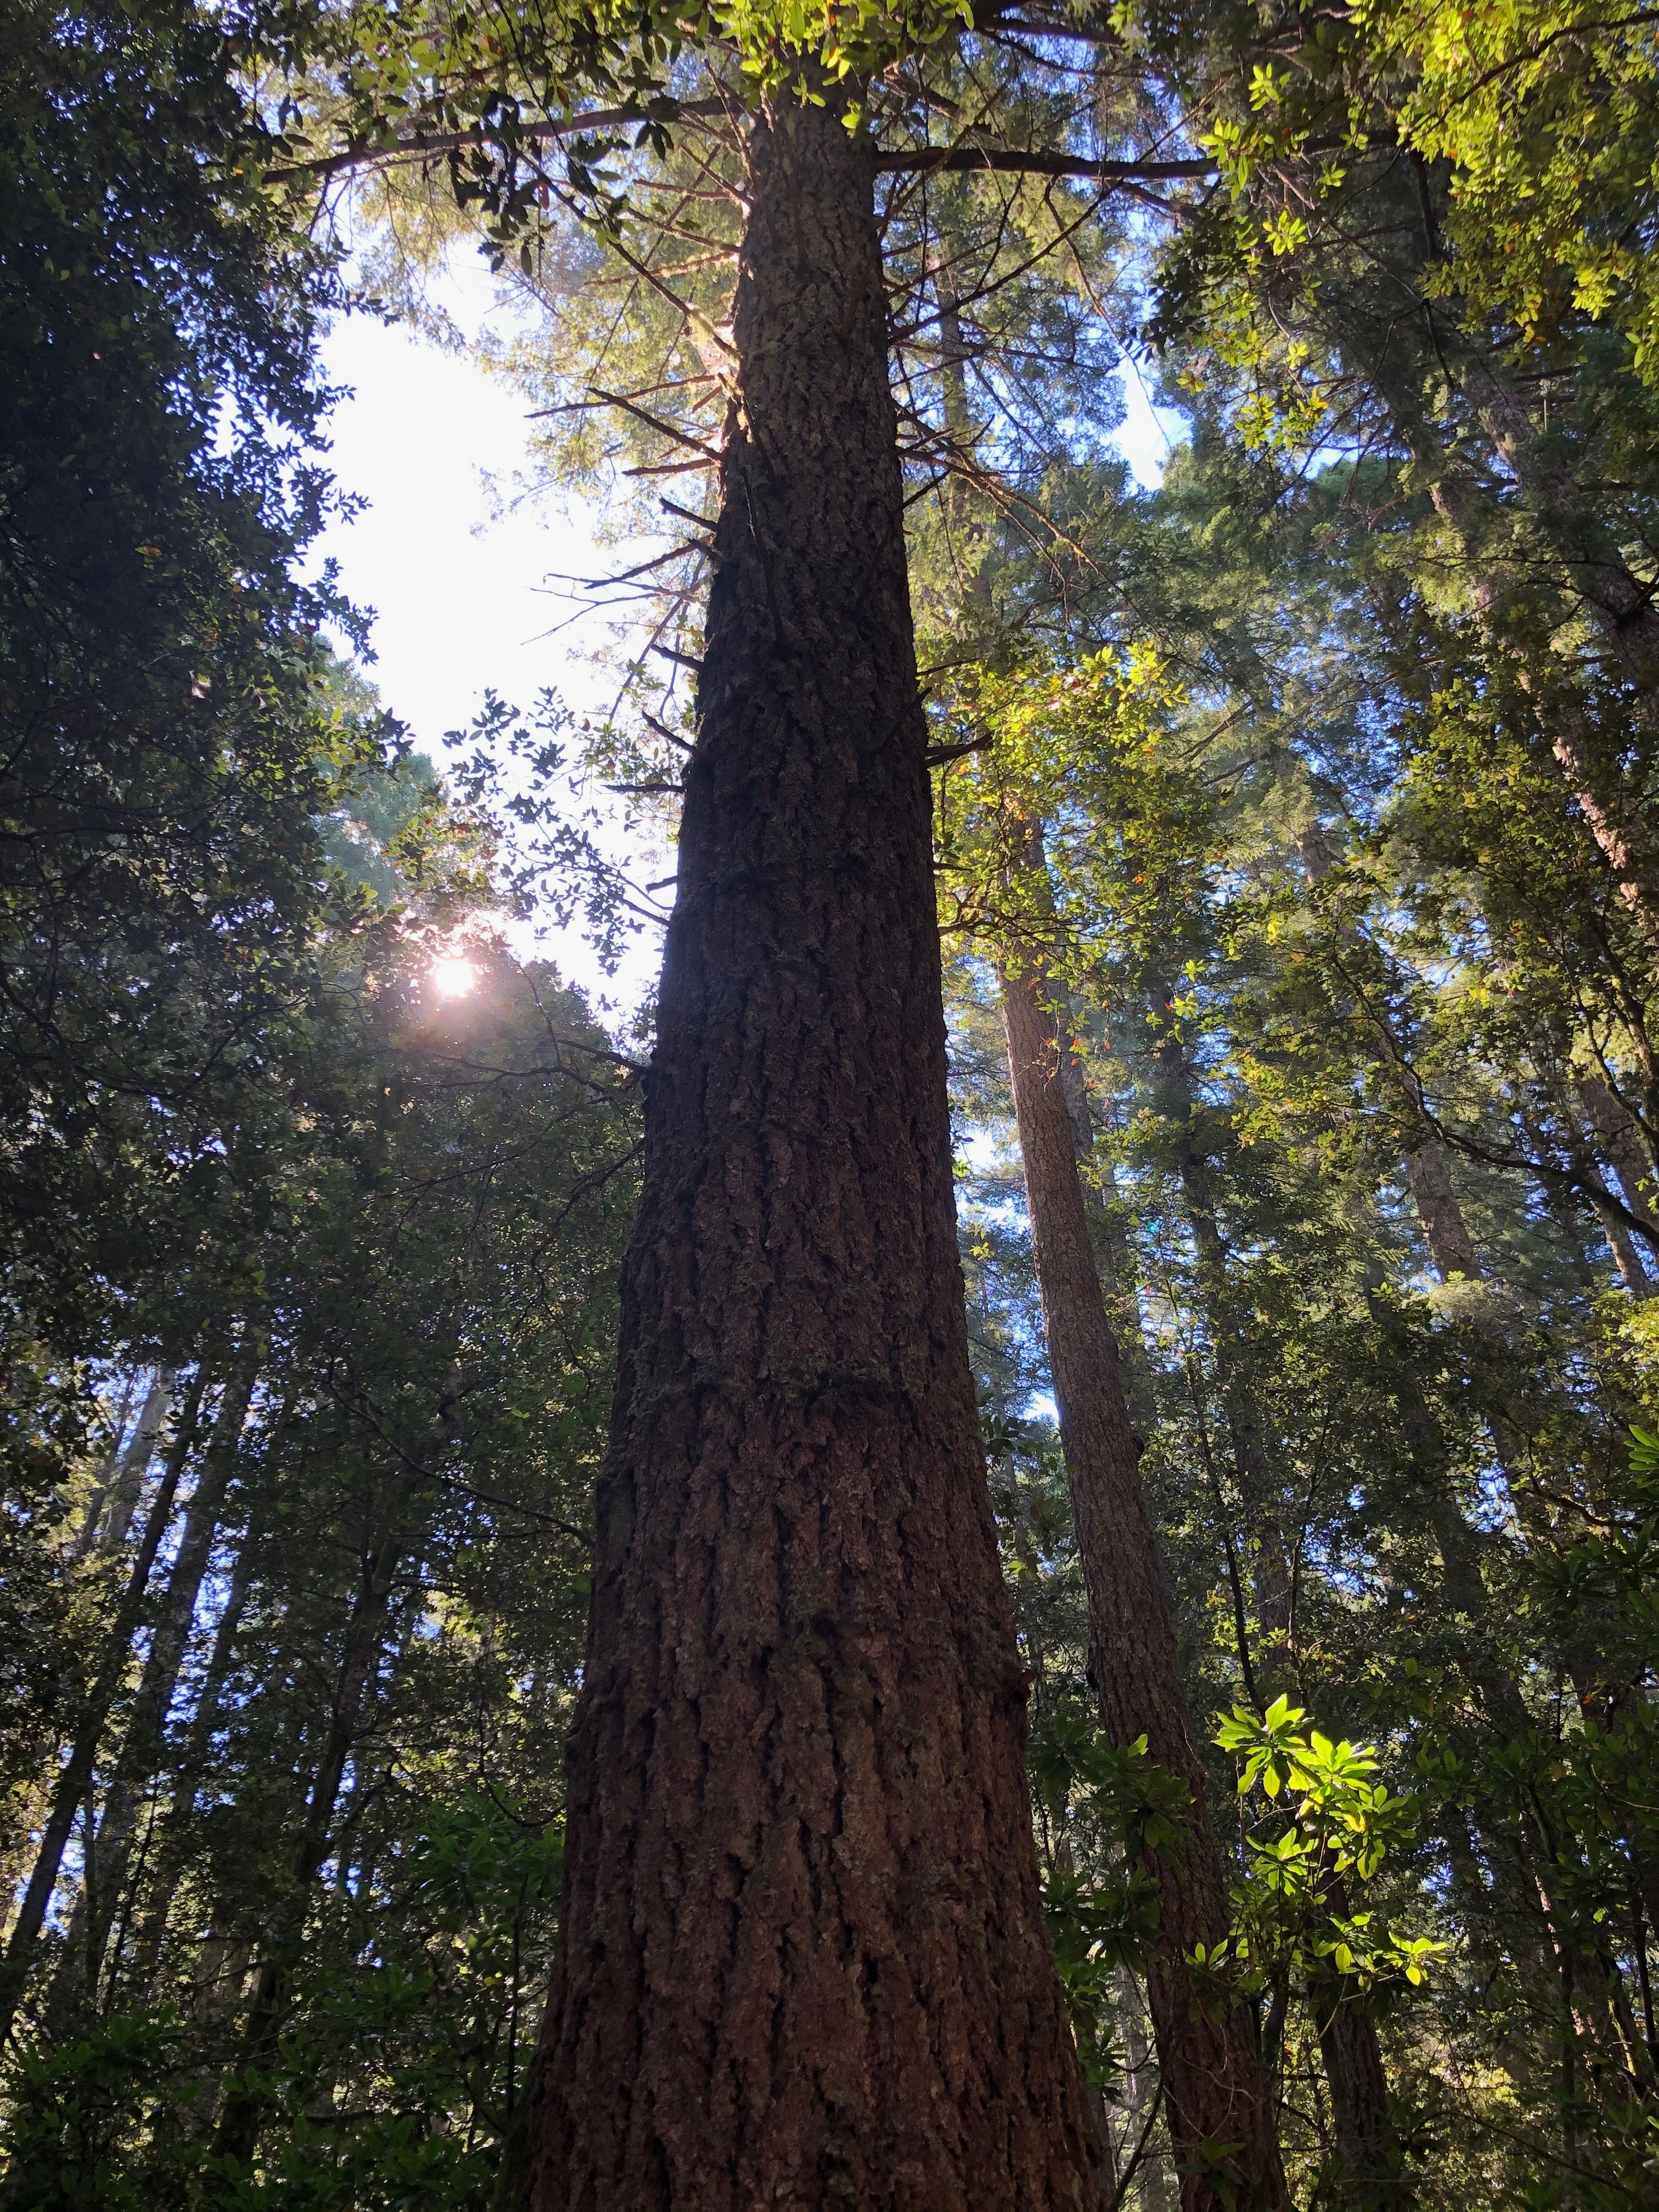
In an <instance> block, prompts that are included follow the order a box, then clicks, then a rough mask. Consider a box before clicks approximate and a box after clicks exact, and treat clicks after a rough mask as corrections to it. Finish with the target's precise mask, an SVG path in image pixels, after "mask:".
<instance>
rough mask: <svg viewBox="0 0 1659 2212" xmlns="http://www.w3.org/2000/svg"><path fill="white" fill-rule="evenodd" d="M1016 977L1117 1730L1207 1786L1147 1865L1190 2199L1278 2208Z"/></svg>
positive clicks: (1051, 1345)
mask: <svg viewBox="0 0 1659 2212" xmlns="http://www.w3.org/2000/svg"><path fill="white" fill-rule="evenodd" d="M1002 982H1003V994H1002V1003H1003V1012H1004V1018H1005V1020H1006V1026H1007V1032H1008V1067H1009V1073H1010V1075H1011V1077H1012V1084H1013V1092H1014V1110H1015V1113H1016V1115H1017V1117H1018V1123H1019V1142H1020V1151H1021V1153H1022V1155H1023V1157H1024V1164H1025V1188H1026V1194H1027V1199H1028V1201H1029V1205H1030V1218H1031V1241H1032V1245H1033V1248H1034V1250H1035V1253H1036V1272H1037V1283H1038V1286H1039V1288H1040V1290H1041V1291H1042V1314H1043V1322H1044V1327H1045V1328H1046V1331H1047V1334H1048V1364H1049V1370H1050V1373H1051V1375H1052V1376H1053V1380H1054V1402H1055V1404H1056V1406H1057V1407H1059V1410H1060V1445H1061V1449H1062V1451H1063V1453H1064V1456H1065V1462H1066V1482H1067V1486H1068V1488H1069V1489H1070V1492H1071V1498H1072V1516H1073V1523H1074V1525H1075V1527H1076V1530H1077V1542H1078V1552H1079V1558H1080V1559H1081V1562H1082V1565H1083V1581H1084V1589H1085V1594H1086V1597H1087V1601H1088V1608H1089V1641H1090V1645H1091V1659H1092V1662H1093V1668H1094V1674H1095V1676H1096V1679H1097V1681H1098V1683H1099V1685H1100V1697H1101V1705H1102V1709H1103V1713H1104V1716H1105V1720H1106V1725H1107V1729H1108V1730H1109V1733H1110V1735H1111V1736H1112V1739H1113V1741H1115V1742H1116V1743H1120V1744H1122V1743H1133V1741H1134V1740H1135V1738H1136V1737H1137V1736H1139V1735H1143V1734H1144V1735H1145V1736H1146V1749H1147V1753H1148V1755H1149V1756H1150V1757H1151V1758H1152V1759H1153V1760H1154V1761H1156V1763H1157V1764H1158V1765H1160V1766H1162V1767H1164V1768H1165V1769H1167V1771H1169V1772H1170V1773H1171V1774H1174V1775H1176V1776H1178V1777H1179V1778H1180V1779H1181V1780H1182V1781H1183V1782H1184V1783H1185V1784H1187V1787H1188V1790H1190V1791H1191V1793H1192V1805H1191V1809H1190V1811H1189V1812H1188V1815H1187V1818H1186V1822H1185V1826H1186V1838H1185V1849H1184V1850H1183V1851H1182V1854H1181V1855H1180V1857H1176V1855H1174V1854H1173V1853H1165V1854H1162V1855H1158V1854H1148V1857H1147V1861H1146V1864H1147V1870H1148V1871H1149V1872H1150V1873H1151V1874H1152V1875H1153V1876H1154V1877H1155V1878H1156V1880H1157V1881H1158V1891H1159V1911H1158V1937H1157V1942H1156V1947H1155V1949H1154V1952H1153V1955H1152V1962H1151V1965H1150V1966H1149V1968H1148V1971H1147V1977H1146V1987H1147V1998H1148V2002H1149V2004H1150V2007H1151V2009H1152V2027H1153V2032H1154V2034H1155V2036H1156V2039H1157V2042H1158V2064H1159V2067H1160V2069H1161V2071H1162V2075H1163V2080H1164V2106H1165V2109H1166V2111H1167V2113H1168V2117H1169V2124H1170V2141H1171V2142H1172V2143H1173V2145H1174V2147H1175V2154H1176V2166H1177V2167H1178V2168H1180V2169H1182V2181H1181V2203H1182V2212H1220V2208H1222V2207H1223V2206H1232V2207H1236V2208H1238V2212H1243V2208H1246V2207H1248V2208H1249V2212H1267V2209H1268V2208H1274V2207H1278V2206H1281V2205H1284V2204H1285V2203H1288V2201H1289V2200H1288V2197H1287V2196H1286V2193H1285V2177H1284V2173H1283V2170H1282V2168H1281V2166H1280V2163H1279V2147H1278V2142H1277V2139H1276V2136H1275V2132H1274V2125H1273V2110H1272V2106H1271V2102H1270V2100H1269V2097H1268V2092H1267V2082H1266V2081H1265V2079H1264V2078H1263V2075H1262V2072H1261V2066H1260V2064H1259V2063H1258V2061H1257V2058H1256V2053H1255V2043H1254V2040H1253V2039H1252V2036H1251V2033H1250V2027H1249V2020H1248V2017H1247V2015H1246V2014H1245V2012H1244V2009H1243V2007H1242V2006H1237V2005H1236V2006H1233V2007H1231V2008H1228V2009H1227V2010H1225V2012H1224V2013H1223V2014H1222V2016H1221V2017H1220V2018H1219V2019H1218V2018H1215V2017H1213V2016H1212V2015H1211V2014H1210V2013H1209V2012H1208V2011H1206V2009H1204V2008H1202V2007H1201V2006H1200V2004H1199V2003H1198V2002H1197V2001H1196V1998H1197V1992H1196V1990H1195V1989H1194V1982H1193V1977H1192V1975H1191V1973H1190V1972H1189V1971H1188V1967H1187V1966H1186V1965H1185V1963H1184V1960H1185V1955H1186V1954H1188V1952H1190V1951H1191V1950H1192V1948H1193V1947H1194V1945H1195V1944H1197V1943H1200V1942H1202V1943H1204V1944H1206V1945H1208V1944H1211V1943H1215V1942H1219V1941H1220V1939H1221V1938H1222V1937H1223V1936H1225V1934H1226V1933H1227V1928H1228V1917H1229V1916H1228V1911H1227V1893H1226V1886H1225V1881H1224V1880H1223V1877H1222V1872H1221V1862H1220V1859H1219V1857H1218V1854H1217V1851H1216V1847H1215V1842H1214V1838H1213V1837H1212V1833H1211V1831H1210V1825H1209V1820H1208V1817H1207V1815H1206V1812H1205V1809H1204V1772H1203V1765H1202V1762H1201V1760H1200V1756H1199V1753H1198V1747H1197V1746H1196V1745H1195V1744H1194V1741H1193V1735H1192V1726H1191V1720H1190V1717H1189V1715H1188V1711H1187V1699H1186V1694H1185V1692H1184V1691H1183V1689H1182V1680H1181V1665H1180V1656H1179V1654H1178V1652H1177V1650H1176V1638H1175V1627H1174V1624H1173V1622H1172V1621H1171V1620H1170V1608H1169V1603H1168V1601H1167V1599H1166V1598H1165V1595H1164V1585H1163V1583H1162V1580H1161V1579H1160V1577H1159V1574H1158V1553H1157V1546H1156V1543H1155V1541H1154V1538H1153V1534H1152V1522H1151V1520H1150V1518H1149V1517H1148V1515H1147V1511H1146V1499H1145V1497H1144V1495H1143V1493H1142V1491H1141V1487H1140V1474H1139V1468H1138V1466H1137V1463H1136V1455H1135V1448H1134V1438H1133V1434H1132V1432H1131V1430H1130V1425H1129V1412H1128V1407H1127V1403H1126V1402H1125V1400H1124V1395H1123V1387H1122V1384H1121V1381H1120V1379H1119V1375H1118V1355H1117V1345H1116V1341H1115V1338H1114V1337H1113V1334H1112V1330H1111V1326H1110V1324H1109V1322H1108V1320H1107V1317H1106V1308H1105V1304H1104V1301H1103V1297H1102V1296H1101V1289H1100V1278H1099V1276H1098V1274H1097V1272H1096V1268H1095V1259H1094V1253H1093V1250H1092V1249H1091V1244H1090V1241H1089V1219H1088V1213H1087V1211H1086V1209H1085V1204H1084V1197H1083V1186H1082V1182H1081V1180H1080V1178H1079V1175H1078V1171H1077V1158H1076V1154H1075V1152H1074V1150H1073V1134H1072V1123H1071V1117H1070V1115H1069V1112H1068V1110H1067V1107H1066V1095H1065V1090H1064V1085H1063V1082H1062V1079H1061V1076H1060V1065H1059V1054H1058V1043H1057V1038H1056V1034H1055V1024H1054V1015H1053V1013H1052V1012H1051V1011H1050V1009H1049V1006H1048V1005H1047V1004H1046V1003H1045V999H1046V997H1047V995H1048V994H1047V991H1046V990H1045V986H1044V983H1043V981H1042V979H1041V978H1040V977H1038V976H1036V975H1032V974H1031V973H1030V971H1029V970H1025V969H1020V970H1012V971H1010V972H1007V973H1005V975H1004V976H1003V979H1002ZM1224 2144H1231V2145H1235V2146H1237V2148H1236V2149H1235V2150H1234V2151H1233V2152H1232V2153H1231V2154H1229V2155H1227V2156H1226V2157H1225V2159H1224V2158H1218V2156H1217V2154H1216V2147H1218V2146H1220V2145H1224ZM1228 2167H1231V2169H1232V2170H1231V2172H1228V2171H1227V2168H1228ZM1218 2169H1219V2170H1218Z"/></svg>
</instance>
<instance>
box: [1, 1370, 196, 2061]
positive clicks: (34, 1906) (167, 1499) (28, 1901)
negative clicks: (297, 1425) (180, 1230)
mask: <svg viewBox="0 0 1659 2212" xmlns="http://www.w3.org/2000/svg"><path fill="white" fill-rule="evenodd" d="M203 1379H204V1378H203V1377H202V1376H201V1374H200V1373H199V1371H198V1373H197V1376H196V1379H195V1381H194V1382H193V1383H192V1384H191V1388H190V1389H189V1391H188V1392H187V1393H186V1394H185V1403H184V1405H183V1407H181V1408H180V1411H179V1425H178V1429H177V1431H176V1432H175V1434H174V1436H173V1442H172V1444H171V1445H170V1447H169V1448H168V1450H167V1459H166V1463H165V1467H164V1469H163V1472H162V1475H161V1486H160V1487H159V1488H158V1490H157V1491H156V1493H155V1498H153V1499H152V1500H151V1502H150V1509H149V1513H148V1514H147V1515H146V1516H145V1520H144V1529H143V1535H142V1536H141V1537H140V1539H139V1542H138V1550H137V1556H136V1557H135V1559H133V1562H132V1565H131V1568H130V1569H129V1571H128V1574H127V1581H126V1587H125V1589H124V1590H123V1591H122V1594H121V1600H120V1602H119V1604H118V1606H117V1607H116V1609H115V1618H114V1620H112V1622H111V1623H110V1626H109V1631H108V1633H107V1635H106V1638H105V1644H104V1656H103V1658H102V1660H101V1661H100V1664H99V1668H98V1672H97V1673H96V1674H95V1675H94V1677H93V1680H92V1682H91V1684H90V1686H88V1691H87V1694H86V1698H85V1699H84V1701H83V1702H82V1708H81V1712H80V1717H79V1718H78V1720H77V1722H76V1732H75V1739H74V1741H73V1742H72V1743H71V1744H70V1753H69V1757H68V1758H67V1759H65V1760H64V1765H63V1766H62V1768H61V1770H60V1771H59V1773H58V1780H57V1783H56V1784H55V1785H54V1787H53V1790H52V1804H51V1807H50V1809H49V1810H48V1812H47V1814H46V1829H45V1832H44V1833H43V1834H42V1836H41V1838H40V1849H39V1850H37V1851H36V1853H35V1857H34V1865H33V1869H32V1871H31V1873H30V1875H29V1884H28V1887H27V1890H26V1891H25V1892H24V1893H23V1901H22V1903H21V1905H19V1907H18V1909H17V1918H16V1920H15V1922H14V1923H13V1925H12V1931H11V1936H10V1937H9V1941H8V1942H7V1944H6V1953H5V1957H4V1959H3V1960H0V2043H3V2042H4V2040H5V2039H6V2038H7V2037H8V2036H9V2034H10V2033H11V2029H12V2023H13V2021H15V2019H16V2017H17V2008H18V2005H19V2003H20V2002H21V1999H22V1995H23V1990H24V1987H25V1985H26V1984H27V1980H28V1974H29V1968H30V1966H31V1965H32V1964H33V1959H34V1946H35V1942H36V1940H37V1938H38V1937H39V1936H40V1929H41V1928H42V1926H43V1925H44V1924H45V1922H46V1908H47V1906H48V1905H50V1904H51V1903H52V1892H53V1891H54V1890H55V1889H56V1888H57V1887H58V1873H59V1871H60V1869H62V1867H63V1863H64V1851H65V1850H66V1849H67V1848H68V1845H69V1839H70V1835H71V1834H72V1832H74V1828H75V1823H76V1820H77V1819H78V1818H79V1817H80V1814H81V1808H82V1806H83V1805H84V1804H85V1802H86V1797H87V1791H88V1788H89V1787H90V1785H91V1782H92V1778H93V1771H94V1768H95V1767H96V1765H97V1763H98V1752H99V1747H100V1745H101V1743H102V1742H103V1740H104V1730H105V1729H106V1727H107V1725H108V1723H109V1717H110V1712H111V1709H112V1707H113V1705H114V1704H115V1700H116V1699H117V1698H118V1695H119V1694H120V1689H121V1684H122V1682H123V1680H125V1676H126V1673H127V1669H128V1668H129V1667H130V1666H131V1663H132V1639H133V1637H134V1635H135V1634H136V1633H137V1629H138V1625H139V1623H140V1621H141V1620H143V1613H144V1601H145V1598H146V1596H147V1595H148V1594H149V1578H150V1576H151V1574H152V1573H153V1572H154V1571H155V1557H156V1554H157V1553H158V1552H159V1551H160V1550H161V1541H162V1539H163V1537H164V1536H165V1535H166V1534H167V1528H168V1526H169V1524H170V1523H171V1522H172V1519H173V1503H174V1500H175V1499H176V1498H177V1496H178V1492H179V1478H180V1476H181V1475H182V1474H184V1471H185V1461H186V1460H187V1459H188V1458H189V1456H190V1449H191V1444H192V1443H193V1442H194V1440H195V1434H196V1416H197V1408H198V1407H199V1406H200V1404H201V1401H202V1388H203Z"/></svg>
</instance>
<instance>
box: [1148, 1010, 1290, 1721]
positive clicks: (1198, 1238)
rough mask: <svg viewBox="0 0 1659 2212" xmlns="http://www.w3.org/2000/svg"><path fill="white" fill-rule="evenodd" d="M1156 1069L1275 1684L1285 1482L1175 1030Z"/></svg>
mask: <svg viewBox="0 0 1659 2212" xmlns="http://www.w3.org/2000/svg"><path fill="white" fill-rule="evenodd" d="M1152 996H1153V1002H1154V1006H1155V1010H1156V1011H1157V1012H1158V1013H1159V1014H1162V1013H1163V1012H1164V1009H1165V1008H1166V1007H1167V1006H1168V1005H1169V1003H1170V999H1171V997H1172V996H1173V994H1172V993H1171V992H1170V990H1169V988H1168V987H1167V986H1165V985H1164V984H1162V983H1155V985H1154V987H1153V994H1152ZM1157 1066H1158V1084H1159V1088H1160V1090H1161V1091H1162V1093H1163V1107H1164V1115H1165V1118H1166V1121H1167V1122H1168V1124H1169V1126H1170V1130H1171V1133H1172V1134H1173V1135H1174V1137H1175V1139H1176V1174H1177V1176H1179V1178H1180V1182H1181V1194H1182V1201H1183V1204H1184V1206H1185V1211H1186V1215H1187V1220H1188V1226H1189V1227H1190V1229H1191V1230H1192V1233H1193V1248H1194V1253H1195V1255H1196V1257H1197V1261H1198V1289H1199V1300H1200V1305H1201V1307H1202V1310H1203V1313H1204V1318H1205V1321H1206V1323H1207V1325H1208V1328H1209V1334H1210V1340H1211V1344H1212V1350H1213V1354H1214V1359H1215V1368H1216V1381H1217V1383H1218V1387H1219V1390H1220V1395H1221V1405H1222V1410H1223V1412H1224V1413H1225V1416H1226V1422H1227V1437H1228V1442H1229V1443H1230V1445H1231V1450H1232V1459H1233V1465H1234V1467H1235V1468H1236V1469H1237V1476H1238V1486H1239V1491H1240V1494H1241V1496H1242V1498H1243V1506H1244V1514H1245V1520H1246V1525H1247V1531H1248V1534H1249V1543H1250V1570H1251V1575H1250V1578H1251V1583H1252V1587H1253V1594H1254V1596H1255V1609H1256V1616H1257V1620H1258V1621H1259V1623H1260V1625H1261V1650H1260V1651H1259V1652H1258V1654H1257V1656H1258V1659H1259V1660H1261V1661H1263V1662H1265V1663H1264V1664H1263V1665H1262V1666H1261V1673H1262V1674H1263V1675H1264V1676H1265V1677H1266V1678H1267V1680H1268V1681H1269V1682H1270V1683H1273V1685H1274V1686H1279V1677H1281V1676H1283V1677H1285V1683H1284V1686H1285V1687H1287V1688H1288V1687H1291V1686H1293V1685H1294V1680H1295V1674H1296V1649H1295V1632H1296V1622H1295V1617H1294V1616H1295V1602H1294V1582H1293V1575H1292V1571H1291V1556H1290V1554H1289V1553H1287V1552H1286V1550H1285V1532H1284V1527H1283V1507H1284V1487H1285V1486H1284V1485H1283V1483H1282V1482H1280V1481H1279V1478H1278V1477H1277V1475H1276V1474H1275V1473H1274V1471H1273V1453H1272V1451H1271V1449H1270V1448H1269V1446H1268V1442H1267V1425H1266V1423H1265V1422H1264V1421H1263V1419H1262V1418H1261V1406H1260V1404H1259V1402H1258V1400H1257V1397H1256V1393H1255V1387H1254V1382H1255V1377H1254V1376H1253V1373H1252V1370H1253V1369H1254V1368H1255V1366H1256V1365H1257V1364H1258V1362H1257V1357H1256V1355H1255V1352H1254V1351H1253V1349H1252V1346H1251V1343H1250V1338H1249V1329H1248V1328H1247V1327H1246V1325H1245V1321H1244V1318H1243V1315H1242V1314H1241V1312H1240V1310H1239V1300H1238V1299H1237V1297H1236V1296H1235V1295H1234V1290H1233V1284H1232V1273H1231V1255H1230V1253H1229V1250H1228V1246H1227V1240H1226V1237H1225V1236H1224V1235H1223V1233H1222V1229H1221V1224H1220V1219H1219V1217H1218V1211H1217V1207H1216V1200H1215V1191H1214V1186H1213V1182H1212V1176H1211V1172H1210V1164H1209V1162H1208V1160H1207V1159H1206V1158H1205V1157H1204V1154H1203V1152H1202V1151H1201V1150H1200V1146H1199V1144H1198V1141H1197V1139H1196V1135H1195V1128H1194V1125H1195V1122H1196V1119H1197V1106H1198V1101H1197V1096H1196V1091H1195V1087H1194V1082H1193V1073H1192V1069H1191V1068H1190V1067H1189V1066H1188V1061H1187V1055H1186V1054H1185V1052H1184V1051H1183V1049H1182V1045H1181V1042H1180V1040H1179V1038H1178V1037H1176V1036H1166V1038H1165V1039H1164V1042H1163V1043H1161V1044H1160V1045H1159V1047H1158V1054H1157Z"/></svg>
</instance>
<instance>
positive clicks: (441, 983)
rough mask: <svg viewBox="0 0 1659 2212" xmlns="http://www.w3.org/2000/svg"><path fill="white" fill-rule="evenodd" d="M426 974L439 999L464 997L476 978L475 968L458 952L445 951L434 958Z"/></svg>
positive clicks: (475, 981)
mask: <svg viewBox="0 0 1659 2212" xmlns="http://www.w3.org/2000/svg"><path fill="white" fill-rule="evenodd" d="M427 975H428V981H430V982H431V985H432V987H433V989H434V990H435V992H436V993H437V994H438V996H439V997H440V998H441V999H461V998H465V995H466V994H467V993H468V992H469V991H470V990H471V989H472V987H473V986H474V985H475V984H476V983H477V980H478V971H477V968H476V967H475V966H474V965H473V963H472V962H471V961H470V960H464V959H463V958H462V957H461V956H460V954H459V952H446V953H444V954H443V955H442V956H441V957H440V958H438V959H436V960H435V961H434V962H433V963H432V965H431V967H430V968H429V969H428V970H427Z"/></svg>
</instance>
